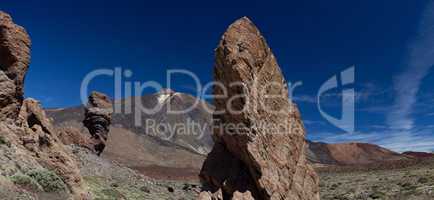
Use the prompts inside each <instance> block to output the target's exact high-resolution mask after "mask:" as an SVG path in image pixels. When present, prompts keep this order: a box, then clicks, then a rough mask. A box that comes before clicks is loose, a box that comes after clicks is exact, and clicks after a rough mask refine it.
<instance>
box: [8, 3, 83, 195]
mask: <svg viewBox="0 0 434 200" xmlns="http://www.w3.org/2000/svg"><path fill="white" fill-rule="evenodd" d="M29 53H30V39H29V37H28V35H27V33H26V31H25V30H24V29H23V28H22V27H20V26H17V25H15V24H14V23H13V22H12V19H11V17H10V16H9V15H8V14H6V13H3V12H0V139H1V141H2V142H1V144H0V199H22V198H24V196H26V198H25V199H74V200H75V199H80V200H81V199H87V198H88V196H87V192H86V189H85V188H84V186H83V185H82V179H81V176H80V173H79V170H78V166H77V163H76V160H75V158H74V157H72V156H71V155H72V153H71V152H70V151H69V150H68V149H67V148H66V147H65V146H64V145H63V144H62V143H61V142H60V141H59V140H58V139H57V136H56V133H55V130H54V128H53V126H52V124H51V121H50V120H49V119H48V118H47V117H46V115H45V112H44V111H43V110H42V108H41V106H40V104H39V102H38V101H36V100H34V99H26V100H23V99H24V97H23V85H24V77H25V74H26V72H27V69H28V65H29V59H30V55H29ZM23 179H25V180H27V182H28V183H31V184H33V185H32V187H29V186H28V185H20V184H23V182H21V181H19V180H23ZM23 195H24V196H23ZM47 195H48V196H51V197H48V196H47ZM27 197H28V198H27Z"/></svg>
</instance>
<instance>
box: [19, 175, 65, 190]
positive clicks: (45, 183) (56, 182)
mask: <svg viewBox="0 0 434 200" xmlns="http://www.w3.org/2000/svg"><path fill="white" fill-rule="evenodd" d="M27 175H28V176H29V177H31V178H32V179H34V180H35V181H36V182H37V183H38V184H39V185H40V186H42V189H43V190H44V191H45V192H59V191H65V190H66V188H67V187H66V185H65V183H64V182H63V180H62V179H61V178H60V177H59V176H58V175H57V174H56V173H54V172H53V171H50V170H46V169H43V170H32V171H29V172H28V173H27Z"/></svg>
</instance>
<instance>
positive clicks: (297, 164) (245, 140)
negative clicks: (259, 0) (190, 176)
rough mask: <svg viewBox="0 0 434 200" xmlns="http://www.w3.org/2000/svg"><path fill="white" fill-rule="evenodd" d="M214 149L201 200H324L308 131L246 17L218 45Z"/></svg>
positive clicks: (203, 174) (268, 52)
mask: <svg viewBox="0 0 434 200" xmlns="http://www.w3.org/2000/svg"><path fill="white" fill-rule="evenodd" d="M215 59H216V61H215V62H216V63H215V68H214V70H215V71H214V78H215V81H216V82H218V83H221V84H220V85H216V86H215V87H214V95H215V99H214V104H215V109H216V110H215V114H214V122H215V123H217V124H215V127H218V128H215V130H214V140H215V142H216V144H215V146H214V149H213V151H212V152H211V153H210V154H209V155H208V157H207V160H206V161H205V163H204V165H203V168H202V172H201V174H200V177H201V180H202V182H203V183H204V185H205V186H204V191H203V192H202V193H201V195H200V197H199V198H200V199H273V200H275V199H276V200H277V199H279V200H281V199H287V200H315V199H319V189H318V176H317V175H316V174H315V172H314V170H313V169H312V167H311V166H309V165H308V164H307V161H306V158H305V140H304V135H305V130H304V126H303V124H302V121H301V117H300V113H299V111H298V109H297V107H296V105H295V104H293V103H292V102H291V101H290V100H289V99H288V89H287V84H286V81H285V79H284V77H283V75H282V73H281V71H280V68H279V66H278V64H277V62H276V59H275V57H274V55H273V53H272V52H271V50H270V48H269V47H268V45H267V43H266V41H265V39H264V38H263V37H262V35H261V34H260V32H259V31H258V29H257V28H256V27H255V25H254V24H253V23H252V22H251V21H250V20H249V19H248V18H241V19H239V20H237V21H236V22H235V23H233V24H232V25H231V26H230V27H229V28H228V30H227V31H226V32H225V34H224V35H223V37H222V40H221V41H220V44H219V46H218V47H217V49H216V58H215Z"/></svg>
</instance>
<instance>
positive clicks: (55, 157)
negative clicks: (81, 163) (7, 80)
mask: <svg viewBox="0 0 434 200" xmlns="http://www.w3.org/2000/svg"><path fill="white" fill-rule="evenodd" d="M18 124H20V127H22V128H24V132H22V133H21V135H20V136H21V140H22V144H23V145H24V147H25V148H26V149H27V150H29V151H30V152H31V153H30V154H31V155H33V156H34V159H36V161H38V163H40V164H41V165H42V166H45V167H47V168H48V169H51V170H54V171H55V172H56V174H58V175H59V176H61V177H62V180H64V181H65V183H66V184H67V185H68V186H69V187H70V188H71V192H72V193H73V194H74V195H78V196H80V195H83V194H85V193H86V192H85V189H84V186H83V185H82V178H81V176H80V171H79V168H78V165H77V162H76V160H75V158H74V157H73V156H71V154H72V153H71V152H69V150H67V149H66V148H65V146H64V145H63V144H62V142H61V141H60V140H59V139H58V137H57V134H56V133H55V129H54V128H53V125H52V123H51V121H50V120H49V119H48V118H47V117H46V114H45V111H44V110H43V109H42V108H41V105H40V103H39V102H38V101H36V100H34V99H30V98H29V99H25V100H24V101H23V105H22V107H21V110H20V112H19V115H18ZM28 141H34V142H28Z"/></svg>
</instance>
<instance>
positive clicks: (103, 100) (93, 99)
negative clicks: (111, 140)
mask: <svg viewBox="0 0 434 200" xmlns="http://www.w3.org/2000/svg"><path fill="white" fill-rule="evenodd" d="M112 113H113V105H112V102H111V100H110V98H109V97H107V95H105V94H102V93H99V92H92V93H91V95H90V96H89V102H88V105H87V107H86V108H85V119H84V121H83V124H84V126H85V127H86V128H88V129H89V133H90V134H91V136H92V143H93V146H94V150H95V152H96V153H97V154H98V155H101V153H102V152H103V151H104V148H105V146H106V142H107V138H108V132H109V128H110V124H111V120H112Z"/></svg>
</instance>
